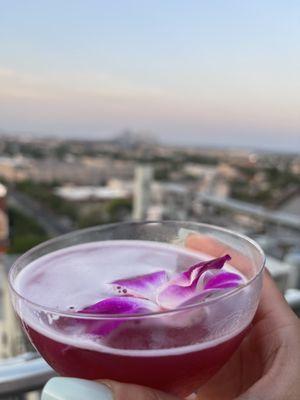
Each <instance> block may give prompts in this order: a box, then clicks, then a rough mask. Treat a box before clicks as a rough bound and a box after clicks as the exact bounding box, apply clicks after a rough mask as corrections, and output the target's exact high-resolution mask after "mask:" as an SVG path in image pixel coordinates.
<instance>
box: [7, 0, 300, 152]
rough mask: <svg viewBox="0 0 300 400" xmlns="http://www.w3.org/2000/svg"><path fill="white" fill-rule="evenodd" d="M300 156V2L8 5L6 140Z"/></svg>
mask: <svg viewBox="0 0 300 400" xmlns="http://www.w3.org/2000/svg"><path fill="white" fill-rule="evenodd" d="M124 129H131V130H134V131H136V132H142V133H143V134H145V133H146V134H153V135H154V136H156V137H157V138H159V139H161V140H162V141H164V142H170V143H178V144H187V145H190V144H192V145H199V146H201V145H217V146H232V145H236V146H251V147H256V148H267V149H271V150H272V149H275V150H284V151H286V150H287V151H289V150H292V151H295V150H299V151H300V2H299V0H286V1H282V0H251V1H240V0H210V1H199V0H194V1H192V0H185V1H182V0H163V1H162V0H148V1H145V0H114V1H106V0H85V1H82V0H80V1H79V0H72V1H71V0H66V1H61V0H59V1H58V0H36V1H32V0H26V1H23V0H18V1H17V0H10V1H6V0H0V132H1V131H2V132H12V133H13V132H28V133H35V134H39V135H47V136H49V135H51V134H53V135H56V136H63V137H66V138H68V137H86V138H93V139H95V138H99V139H101V138H107V137H110V136H114V135H116V134H117V133H118V132H121V131H122V130H124Z"/></svg>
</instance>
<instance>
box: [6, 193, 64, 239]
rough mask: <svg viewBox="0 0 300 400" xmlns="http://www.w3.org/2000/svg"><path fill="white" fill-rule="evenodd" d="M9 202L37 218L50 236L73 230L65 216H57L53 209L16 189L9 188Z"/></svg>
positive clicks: (24, 212)
mask: <svg viewBox="0 0 300 400" xmlns="http://www.w3.org/2000/svg"><path fill="white" fill-rule="evenodd" d="M8 203H9V204H10V205H12V206H14V207H16V208H17V209H19V210H20V211H21V212H22V213H23V214H25V215H27V216H28V217H31V218H34V219H35V220H37V221H38V223H39V224H40V225H41V227H42V228H43V229H44V230H45V231H46V232H47V234H48V235H49V236H50V237H55V236H58V235H62V234H64V233H67V232H70V231H71V230H72V226H70V224H68V223H66V221H65V220H64V219H63V218H61V217H59V216H57V215H56V214H54V213H53V212H52V211H50V210H48V209H47V208H45V207H43V205H42V204H41V203H39V202H38V201H36V200H34V199H32V198H31V197H29V196H28V195H26V194H24V193H23V192H20V191H18V190H16V189H10V190H9V196H8Z"/></svg>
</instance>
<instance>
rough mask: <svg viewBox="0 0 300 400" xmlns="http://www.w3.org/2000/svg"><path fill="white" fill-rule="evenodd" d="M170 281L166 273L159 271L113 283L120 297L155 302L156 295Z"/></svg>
mask: <svg viewBox="0 0 300 400" xmlns="http://www.w3.org/2000/svg"><path fill="white" fill-rule="evenodd" d="M167 281H168V277H167V274H166V272H165V271H157V272H153V273H150V274H146V275H141V276H136V277H134V278H129V279H120V280H117V281H114V282H112V284H113V285H114V289H115V290H116V291H117V293H118V294H119V295H126V296H128V295H129V296H134V297H141V298H144V299H149V300H155V293H156V291H157V290H158V288H159V287H161V286H163V285H164V284H165V283H166V282H167Z"/></svg>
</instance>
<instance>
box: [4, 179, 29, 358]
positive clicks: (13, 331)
mask: <svg viewBox="0 0 300 400" xmlns="http://www.w3.org/2000/svg"><path fill="white" fill-rule="evenodd" d="M6 196H7V190H6V187H5V186H4V185H2V184H0V303H1V304H0V306H1V313H0V358H7V357H13V356H16V355H18V354H20V353H22V352H23V351H24V350H25V342H24V336H23V333H22V331H21V329H20V323H19V321H18V320H17V318H16V316H15V312H14V310H13V307H12V304H11V301H10V296H9V286H8V279H7V273H8V269H9V266H10V265H11V263H12V257H11V256H7V255H5V252H6V250H7V247H8V236H9V223H8V216H7V209H6Z"/></svg>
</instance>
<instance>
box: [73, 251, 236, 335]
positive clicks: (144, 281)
mask: <svg viewBox="0 0 300 400" xmlns="http://www.w3.org/2000/svg"><path fill="white" fill-rule="evenodd" d="M230 259H231V257H230V256H229V255H225V256H223V257H219V258H216V259H213V260H210V261H202V262H200V263H197V264H195V265H193V266H191V267H190V268H188V269H187V270H186V271H184V272H182V273H179V274H177V275H175V276H173V277H171V278H169V277H168V275H167V273H166V272H165V271H163V270H160V271H156V272H153V273H150V274H146V275H141V276H135V277H132V278H128V279H121V280H116V281H114V282H111V283H110V284H109V285H110V286H111V289H112V290H113V292H115V295H114V296H112V297H108V298H106V299H104V300H101V301H99V302H97V303H95V304H92V305H90V306H88V307H85V308H84V309H83V310H81V311H80V312H82V313H91V314H115V315H124V316H125V315H126V314H127V315H131V314H148V313H153V312H159V311H166V310H173V309H179V308H181V307H183V306H186V305H190V304H196V303H198V302H200V301H205V299H207V298H208V297H210V296H212V295H217V294H219V293H221V292H222V291H224V290H230V289H233V288H236V287H238V286H240V285H241V284H242V283H243V279H242V277H241V276H240V275H238V274H235V273H232V272H227V271H223V270H222V268H223V266H224V265H225V263H226V262H227V261H229V260H230ZM115 324H116V322H111V323H107V324H106V325H105V332H102V333H107V332H108V331H110V330H111V328H113V327H115ZM98 333H99V331H98Z"/></svg>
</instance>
